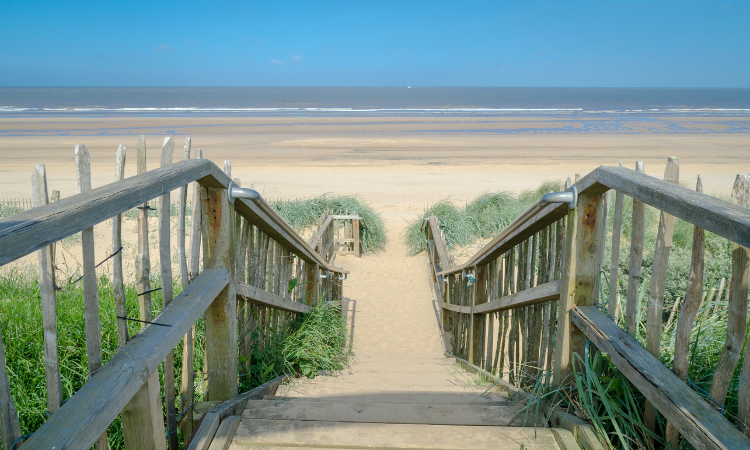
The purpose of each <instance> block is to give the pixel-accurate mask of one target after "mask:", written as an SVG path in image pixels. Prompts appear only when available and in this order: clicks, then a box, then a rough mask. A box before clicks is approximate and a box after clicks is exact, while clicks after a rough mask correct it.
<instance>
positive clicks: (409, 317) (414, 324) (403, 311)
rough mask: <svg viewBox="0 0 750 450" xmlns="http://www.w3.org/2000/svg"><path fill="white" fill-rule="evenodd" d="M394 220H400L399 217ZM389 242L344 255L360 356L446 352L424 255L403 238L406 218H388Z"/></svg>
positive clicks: (341, 261) (347, 293) (341, 260)
mask: <svg viewBox="0 0 750 450" xmlns="http://www.w3.org/2000/svg"><path fill="white" fill-rule="evenodd" d="M394 222H395V223H394ZM386 225H387V227H388V235H389V240H388V247H387V250H386V251H384V252H382V253H380V254H378V255H369V256H364V257H362V258H356V257H354V256H342V257H339V258H337V259H336V265H340V266H343V267H345V268H346V269H348V270H350V271H351V274H350V275H349V278H348V279H347V280H346V281H345V282H344V296H345V297H346V298H347V302H346V304H345V308H346V309H347V310H348V316H349V321H350V324H351V325H352V329H353V336H351V337H352V340H351V344H352V346H353V353H354V361H355V364H354V367H355V368H356V361H357V360H362V359H369V360H371V359H379V358H380V357H382V358H384V359H387V358H389V357H392V356H394V355H395V354H399V356H407V355H409V356H414V357H423V358H435V357H442V356H443V344H442V341H441V339H440V334H439V329H438V319H437V315H436V304H435V303H434V300H433V297H434V296H433V293H432V291H431V289H430V285H429V282H428V278H427V265H426V264H425V260H424V256H423V255H419V256H415V257H409V256H407V254H406V246H405V245H404V242H403V239H401V238H400V235H401V231H402V228H403V226H404V225H403V221H400V220H397V221H389V222H388V223H387V224H386Z"/></svg>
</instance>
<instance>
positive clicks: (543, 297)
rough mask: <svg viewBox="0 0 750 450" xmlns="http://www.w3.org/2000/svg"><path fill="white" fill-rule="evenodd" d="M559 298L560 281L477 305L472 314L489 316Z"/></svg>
mask: <svg viewBox="0 0 750 450" xmlns="http://www.w3.org/2000/svg"><path fill="white" fill-rule="evenodd" d="M559 298H560V280H555V281H550V282H549V283H544V284H540V285H539V286H535V287H533V288H529V289H525V290H523V291H520V292H516V293H515V294H511V295H506V296H505V297H500V298H496V299H493V300H490V301H488V302H486V303H482V304H479V305H477V306H475V307H474V314H491V313H495V312H498V311H505V310H507V309H513V308H520V307H523V306H531V305H537V304H539V303H545V302H550V301H552V300H557V299H559Z"/></svg>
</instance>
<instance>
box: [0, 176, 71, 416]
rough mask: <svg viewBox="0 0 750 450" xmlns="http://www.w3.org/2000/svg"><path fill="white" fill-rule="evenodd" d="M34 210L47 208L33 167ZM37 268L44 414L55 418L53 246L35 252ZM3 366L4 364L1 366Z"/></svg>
mask: <svg viewBox="0 0 750 450" xmlns="http://www.w3.org/2000/svg"><path fill="white" fill-rule="evenodd" d="M31 188H32V191H33V196H34V207H35V208H38V207H40V206H42V205H46V204H47V173H46V170H45V167H44V164H36V166H35V167H34V172H33V173H32V176H31ZM37 260H38V267H39V294H40V297H41V301H42V326H43V328H44V375H45V381H46V385H47V411H48V413H49V414H54V413H55V412H56V411H57V410H58V409H60V404H61V403H62V382H61V379H60V360H59V358H58V355H57V294H56V293H55V267H54V263H53V258H52V246H51V245H48V246H47V247H44V248H43V249H41V250H38V251H37ZM3 364H4V362H3Z"/></svg>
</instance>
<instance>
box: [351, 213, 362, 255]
mask: <svg viewBox="0 0 750 450" xmlns="http://www.w3.org/2000/svg"><path fill="white" fill-rule="evenodd" d="M352 235H353V236H352V237H353V238H354V254H355V255H356V256H357V258H359V257H361V256H362V249H361V248H360V244H359V214H354V219H352Z"/></svg>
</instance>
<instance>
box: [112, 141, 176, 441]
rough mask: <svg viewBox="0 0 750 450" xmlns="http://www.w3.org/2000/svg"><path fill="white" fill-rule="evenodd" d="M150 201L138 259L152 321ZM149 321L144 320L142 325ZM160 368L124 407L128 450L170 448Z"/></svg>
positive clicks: (142, 306)
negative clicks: (166, 430)
mask: <svg viewBox="0 0 750 450" xmlns="http://www.w3.org/2000/svg"><path fill="white" fill-rule="evenodd" d="M136 151H137V170H138V174H139V175H140V174H143V173H146V138H145V136H140V137H139V138H138V143H137V144H136ZM148 211H149V205H148V203H144V204H143V205H141V206H140V207H138V225H137V227H138V254H137V255H136V259H135V272H136V292H137V293H138V307H139V310H140V320H147V321H150V320H151V319H152V314H151V294H150V293H149V292H150V290H151V281H150V276H151V275H150V274H151V259H150V257H149V250H148V249H149V242H148ZM146 326H147V324H145V323H141V329H143V328H145V327H146ZM160 384H161V383H159V372H158V371H154V373H152V374H151V376H149V377H148V380H146V382H145V383H144V384H143V386H141V388H140V389H139V390H138V392H137V393H136V394H135V395H134V396H133V398H132V399H131V400H130V402H128V405H127V406H126V407H125V408H123V410H122V429H123V437H124V440H125V448H126V449H127V450H137V449H142V448H148V449H156V450H163V449H166V448H167V445H166V438H165V433H164V417H163V413H162V404H161V394H160V392H159V391H160Z"/></svg>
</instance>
